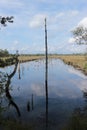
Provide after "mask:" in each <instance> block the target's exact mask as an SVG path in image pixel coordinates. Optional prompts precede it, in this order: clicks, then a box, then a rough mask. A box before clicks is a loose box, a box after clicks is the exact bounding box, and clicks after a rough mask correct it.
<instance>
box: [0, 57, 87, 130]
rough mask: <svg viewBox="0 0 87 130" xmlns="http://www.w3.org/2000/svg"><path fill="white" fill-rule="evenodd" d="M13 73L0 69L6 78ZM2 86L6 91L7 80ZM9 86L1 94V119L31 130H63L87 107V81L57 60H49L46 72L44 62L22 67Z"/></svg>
mask: <svg viewBox="0 0 87 130" xmlns="http://www.w3.org/2000/svg"><path fill="white" fill-rule="evenodd" d="M19 66H20V67H19ZM13 70H14V65H13V66H9V67H5V68H4V69H1V68H0V71H1V72H3V73H4V74H6V75H7V76H8V75H9V74H11V73H12V72H13ZM46 81H47V82H46ZM3 82H5V86H4V87H6V82H8V79H6V81H4V80H3ZM2 84H3V83H2ZM8 86H9V87H8V89H7V90H6V89H5V91H3V92H0V107H4V108H5V111H2V115H3V117H4V118H5V119H12V120H13V119H15V120H17V121H21V122H22V123H28V124H32V125H33V129H34V130H45V129H47V130H54V129H55V130H62V128H64V127H65V125H66V124H67V123H68V122H69V120H70V118H71V117H72V115H73V113H74V112H75V111H76V110H78V109H84V108H85V107H86V105H87V102H86V101H87V100H86V98H87V96H86V95H87V77H86V76H85V75H84V74H82V73H81V72H80V71H78V70H76V69H74V68H73V67H72V66H68V65H65V64H64V63H63V62H62V61H61V60H59V59H49V61H48V69H46V67H45V60H44V59H43V60H37V61H31V62H26V63H21V64H20V65H18V67H17V71H16V73H15V74H14V75H13V76H12V77H11V79H10V81H9V82H8Z"/></svg>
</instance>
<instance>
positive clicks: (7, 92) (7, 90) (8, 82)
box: [0, 57, 21, 116]
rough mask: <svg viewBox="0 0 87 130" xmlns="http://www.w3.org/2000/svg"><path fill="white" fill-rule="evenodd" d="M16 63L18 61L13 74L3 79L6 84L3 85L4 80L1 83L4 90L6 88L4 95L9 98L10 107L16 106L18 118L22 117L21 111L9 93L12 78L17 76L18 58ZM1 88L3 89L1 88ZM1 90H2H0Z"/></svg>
mask: <svg viewBox="0 0 87 130" xmlns="http://www.w3.org/2000/svg"><path fill="white" fill-rule="evenodd" d="M15 61H16V63H15V67H14V70H13V72H12V73H11V74H10V75H8V74H7V75H5V76H4V78H2V79H4V82H5V84H3V80H2V81H1V83H2V88H3V86H4V90H3V93H4V92H5V94H6V97H7V98H8V100H9V106H10V105H12V106H14V108H15V109H16V111H17V114H18V116H21V113H20V110H19V108H18V106H17V104H16V103H15V102H14V101H13V98H12V96H11V94H10V92H9V87H10V83H11V79H12V77H13V76H14V75H15V73H16V70H17V66H18V57H15ZM6 78H7V79H6ZM0 88H1V87H0ZM0 90H1V89H0ZM1 93H2V91H1ZM0 95H1V94H0Z"/></svg>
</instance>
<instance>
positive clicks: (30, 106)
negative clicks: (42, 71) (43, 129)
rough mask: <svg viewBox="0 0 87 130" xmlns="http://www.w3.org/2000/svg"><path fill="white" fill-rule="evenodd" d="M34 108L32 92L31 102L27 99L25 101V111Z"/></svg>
mask: <svg viewBox="0 0 87 130" xmlns="http://www.w3.org/2000/svg"><path fill="white" fill-rule="evenodd" d="M30 110H34V101H33V94H32V95H31V102H30V101H29V100H28V102H27V111H28V112H30Z"/></svg>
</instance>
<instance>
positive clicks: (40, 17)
mask: <svg viewBox="0 0 87 130" xmlns="http://www.w3.org/2000/svg"><path fill="white" fill-rule="evenodd" d="M46 17H47V16H46V15H45V14H37V15H35V16H34V17H33V19H32V20H31V21H30V22H29V26H30V27H31V28H37V27H40V26H42V25H43V22H44V19H45V18H46Z"/></svg>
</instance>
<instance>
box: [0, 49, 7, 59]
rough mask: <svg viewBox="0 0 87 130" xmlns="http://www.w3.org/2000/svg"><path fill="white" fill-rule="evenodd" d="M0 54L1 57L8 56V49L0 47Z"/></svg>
mask: <svg viewBox="0 0 87 130" xmlns="http://www.w3.org/2000/svg"><path fill="white" fill-rule="evenodd" d="M0 56H1V57H4V56H9V52H8V50H7V49H5V50H2V49H0Z"/></svg>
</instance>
